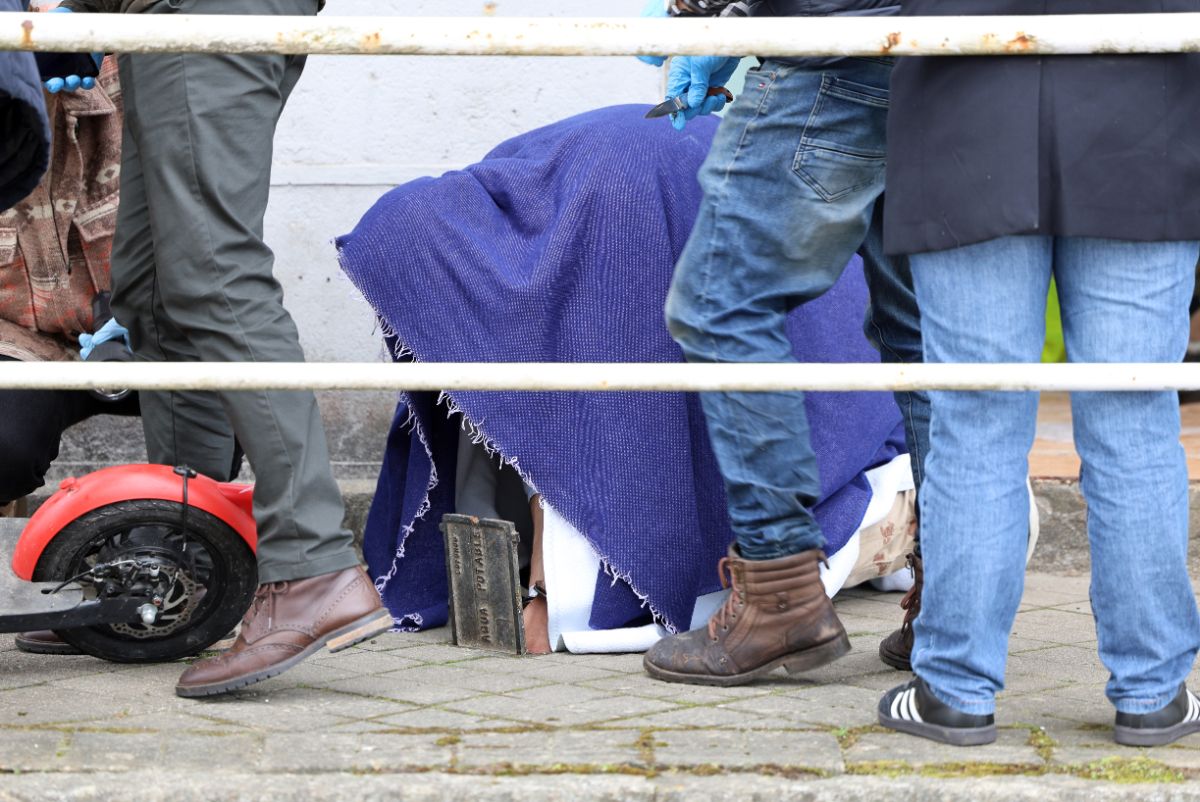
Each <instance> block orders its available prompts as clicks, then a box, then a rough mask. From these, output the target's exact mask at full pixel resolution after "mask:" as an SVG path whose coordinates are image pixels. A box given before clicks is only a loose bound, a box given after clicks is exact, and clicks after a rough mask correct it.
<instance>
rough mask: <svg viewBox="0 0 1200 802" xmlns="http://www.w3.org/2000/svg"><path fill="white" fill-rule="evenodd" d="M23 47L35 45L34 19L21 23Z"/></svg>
mask: <svg viewBox="0 0 1200 802" xmlns="http://www.w3.org/2000/svg"><path fill="white" fill-rule="evenodd" d="M21 47H25V48H29V47H33V20H28V19H27V20H25V21H24V22H22V23H21Z"/></svg>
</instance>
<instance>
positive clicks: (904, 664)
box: [879, 643, 912, 671]
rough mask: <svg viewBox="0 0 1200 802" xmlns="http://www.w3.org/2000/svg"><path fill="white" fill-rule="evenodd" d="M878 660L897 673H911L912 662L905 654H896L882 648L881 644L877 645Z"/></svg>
mask: <svg viewBox="0 0 1200 802" xmlns="http://www.w3.org/2000/svg"><path fill="white" fill-rule="evenodd" d="M879 659H880V660H881V661H883V664H884V665H886V666H891V667H892V668H894V669H896V670H897V671H912V662H911V661H910V660H909V656H908V655H906V654H897V653H896V652H893V651H891V650H890V649H885V648H883V644H882V643H881V644H879Z"/></svg>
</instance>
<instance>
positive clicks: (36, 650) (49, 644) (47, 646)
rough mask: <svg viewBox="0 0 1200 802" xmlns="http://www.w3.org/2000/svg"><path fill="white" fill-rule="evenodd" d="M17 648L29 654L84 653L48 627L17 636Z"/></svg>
mask: <svg viewBox="0 0 1200 802" xmlns="http://www.w3.org/2000/svg"><path fill="white" fill-rule="evenodd" d="M16 644H17V648H18V649H20V650H21V651H23V652H28V653H29V654H83V652H81V651H79V650H78V649H76V648H75V647H74V646H72V645H71V644H69V643H67V642H66V641H65V640H63V639H62V638H60V637H58V635H55V634H54V633H53V632H51V631H50V630H48V629H39V630H36V631H34V632H22V633H21V634H19V635H17V637H16Z"/></svg>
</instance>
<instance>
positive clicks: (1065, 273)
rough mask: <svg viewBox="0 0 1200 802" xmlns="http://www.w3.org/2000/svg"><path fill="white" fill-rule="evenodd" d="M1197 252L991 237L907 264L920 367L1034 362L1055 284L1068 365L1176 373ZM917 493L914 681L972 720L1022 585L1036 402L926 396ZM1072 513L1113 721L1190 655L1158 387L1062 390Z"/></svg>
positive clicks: (1169, 436) (1007, 395)
mask: <svg viewBox="0 0 1200 802" xmlns="http://www.w3.org/2000/svg"><path fill="white" fill-rule="evenodd" d="M1198 252H1200V243H1196V242H1122V241H1117V240H1103V239H1087V238H1068V237H1061V238H1053V237H1005V238H1001V239H996V240H992V241H990V242H984V243H980V244H977V245H969V246H966V247H962V248H956V249H953V250H949V251H942V252H937V253H926V254H918V255H916V256H913V257H912V272H913V278H914V279H915V281H916V290H917V299H918V300H919V301H920V304H921V326H922V333H923V335H924V339H925V358H926V360H928V361H929V362H1037V361H1038V360H1039V358H1040V355H1041V351H1042V340H1043V337H1044V334H1045V317H1044V316H1045V309H1046V292H1047V288H1048V286H1049V283H1050V277H1051V275H1053V276H1054V278H1055V279H1056V281H1057V284H1058V297H1059V302H1060V305H1061V308H1062V316H1063V336H1064V339H1065V342H1066V347H1067V354H1068V357H1069V358H1070V359H1071V360H1072V361H1077V362H1178V361H1180V360H1181V359H1182V358H1183V354H1184V350H1185V349H1186V347H1187V341H1188V325H1189V322H1188V302H1189V300H1190V299H1191V297H1192V285H1193V283H1194V270H1195V266H1196V257H1197V253H1198ZM930 396H931V401H932V407H933V450H932V451H931V452H930V454H929V457H928V459H927V460H926V464H925V470H926V475H925V484H924V487H923V489H922V493H921V499H920V504H921V512H922V516H921V550H922V553H923V555H924V558H925V588H924V598H923V600H922V605H921V615H920V617H919V618H917V620H916V624H915V634H916V642H915V646H914V649H913V659H912V662H913V670H914V671H915V672H916V673H917V674H918V675H920V676H921V677H922V678H923V679H925V681H926V682H928V683H929V685H930V687H931V688H932V690H933V692H934V694H935V695H936V696H937V697H938V698H939V699H941V700H942V701H943V702H945V703H946V704H948V705H950V706H951V707H954V708H956V709H958V710H961V711H963V712H967V713H976V714H987V713H991V712H992V711H993V709H994V707H995V694H996V692H997V691H999V690H1000V689H1001V688H1003V686H1004V663H1005V657H1006V655H1007V647H1008V634H1009V630H1010V629H1011V628H1012V623H1013V618H1014V616H1015V615H1016V612H1017V605H1018V604H1019V603H1020V601H1021V590H1022V584H1023V579H1024V574H1025V545H1026V536H1027V533H1028V521H1029V501H1028V497H1027V496H1026V490H1025V476H1026V473H1027V469H1028V455H1029V449H1030V448H1031V446H1032V445H1033V438H1034V430H1035V426H1036V423H1037V404H1038V396H1037V394H1036V393H1022V392H934V393H931V394H930ZM1071 412H1072V415H1073V418H1074V430H1075V447H1076V450H1077V451H1078V452H1079V456H1080V458H1081V460H1082V463H1083V468H1082V472H1081V477H1080V486H1081V488H1082V490H1083V494H1084V498H1085V499H1086V501H1087V507H1088V520H1087V523H1088V539H1089V541H1090V544H1091V554H1092V585H1091V600H1092V611H1093V613H1094V614H1095V617H1096V630H1097V635H1098V638H1099V651H1100V658H1101V660H1103V662H1104V665H1105V666H1106V667H1107V668H1108V670H1109V671H1110V672H1111V677H1110V679H1109V682H1108V689H1107V693H1108V698H1109V699H1110V700H1111V701H1112V703H1113V704H1114V705H1115V706H1116V708H1117V710H1119V711H1121V712H1125V713H1145V712H1149V711H1153V710H1157V709H1159V708H1161V707H1163V706H1164V705H1166V704H1167V703H1168V702H1169V701H1170V700H1171V699H1172V698H1173V697H1174V696H1175V694H1176V692H1177V691H1178V690H1179V685H1180V683H1182V682H1183V681H1184V679H1185V678H1186V677H1187V675H1188V672H1189V671H1190V670H1191V667H1192V662H1193V660H1194V659H1195V656H1196V650H1197V648H1200V616H1198V615H1197V610H1196V601H1195V598H1194V597H1193V595H1192V586H1191V583H1190V582H1189V581H1188V573H1187V543H1188V476H1187V464H1186V461H1185V456H1184V451H1183V447H1182V446H1181V445H1180V443H1179V426H1180V423H1179V402H1178V398H1177V396H1176V394H1175V393H1174V392H1109V393H1101V392H1087V393H1073V394H1072V395H1071Z"/></svg>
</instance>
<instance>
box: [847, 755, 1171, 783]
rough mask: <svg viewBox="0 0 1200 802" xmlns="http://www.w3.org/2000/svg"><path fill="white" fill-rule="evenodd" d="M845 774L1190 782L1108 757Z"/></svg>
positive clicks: (880, 767)
mask: <svg viewBox="0 0 1200 802" xmlns="http://www.w3.org/2000/svg"><path fill="white" fill-rule="evenodd" d="M846 773H847V774H852V775H856V776H865V777H905V776H914V775H915V776H920V777H931V778H936V779H947V780H952V779H970V778H976V779H977V778H980V777H1045V776H1047V775H1051V774H1056V775H1065V776H1068V777H1078V778H1079V779H1083V780H1096V781H1099V782H1110V783H1119V784H1123V785H1133V784H1152V785H1154V784H1165V783H1180V782H1183V781H1185V780H1186V779H1187V777H1186V775H1184V773H1183V772H1181V771H1178V770H1176V769H1173V768H1171V767H1170V766H1168V765H1167V764H1166V763H1163V762H1161V761H1159V760H1151V759H1150V758H1145V757H1133V758H1125V757H1106V758H1102V759H1101V760H1096V761H1093V762H1091V763H1084V764H1074V765H1069V766H1048V765H1037V764H1033V763H989V762H978V763H972V762H969V761H962V762H953V763H932V764H928V765H925V766H920V767H916V766H913V765H912V764H911V763H907V762H906V761H903V760H874V761H864V762H861V763H849V764H847V765H846Z"/></svg>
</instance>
